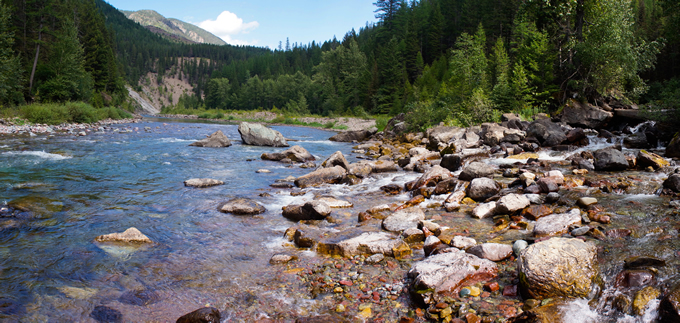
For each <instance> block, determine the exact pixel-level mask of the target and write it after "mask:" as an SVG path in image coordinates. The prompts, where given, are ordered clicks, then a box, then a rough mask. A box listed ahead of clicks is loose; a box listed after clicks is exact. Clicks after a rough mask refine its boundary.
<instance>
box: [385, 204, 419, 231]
mask: <svg viewBox="0 0 680 323" xmlns="http://www.w3.org/2000/svg"><path fill="white" fill-rule="evenodd" d="M422 220H425V213H424V212H423V210H421V209H420V208H419V207H410V208H406V209H402V210H399V211H396V212H394V213H392V215H390V216H388V217H386V218H385V219H384V220H383V222H382V227H383V229H385V230H387V231H392V232H401V231H404V230H406V229H408V228H418V223H419V222H420V221H422Z"/></svg>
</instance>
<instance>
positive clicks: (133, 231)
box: [95, 227, 152, 243]
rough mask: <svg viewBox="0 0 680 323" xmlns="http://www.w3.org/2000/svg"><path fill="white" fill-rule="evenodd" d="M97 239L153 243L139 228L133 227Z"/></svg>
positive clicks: (102, 240) (100, 240) (101, 240)
mask: <svg viewBox="0 0 680 323" xmlns="http://www.w3.org/2000/svg"><path fill="white" fill-rule="evenodd" d="M95 241H99V242H124V243H151V242H152V241H151V239H149V237H147V236H145V235H144V234H143V233H142V232H140V231H139V230H137V228H135V227H132V228H129V229H127V230H125V231H123V232H119V233H118V232H117V233H110V234H105V235H101V236H98V237H97V238H95Z"/></svg>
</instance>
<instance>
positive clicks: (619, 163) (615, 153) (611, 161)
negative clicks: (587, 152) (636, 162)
mask: <svg viewBox="0 0 680 323" xmlns="http://www.w3.org/2000/svg"><path fill="white" fill-rule="evenodd" d="M593 157H594V159H595V163H594V164H595V170H601V171H620V170H626V169H628V161H627V160H626V156H625V155H624V154H623V153H622V152H621V151H619V150H616V149H614V148H605V149H600V150H597V151H595V152H593Z"/></svg>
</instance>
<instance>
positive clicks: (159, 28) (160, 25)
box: [120, 9, 227, 45]
mask: <svg viewBox="0 0 680 323" xmlns="http://www.w3.org/2000/svg"><path fill="white" fill-rule="evenodd" d="M120 12H122V13H123V14H124V15H125V16H126V17H127V18H128V19H130V20H132V21H135V22H137V23H138V24H140V25H142V26H144V27H146V28H147V29H149V30H150V31H152V32H154V33H156V34H160V35H162V36H163V37H166V38H170V39H172V40H176V41H179V42H184V43H199V44H213V45H226V44H227V43H226V42H224V41H223V40H222V39H220V38H219V37H217V36H215V35H213V34H211V33H210V32H208V31H206V30H204V29H202V28H200V27H198V26H196V25H193V24H190V23H188V22H184V21H181V20H179V19H174V18H165V17H164V16H163V15H161V14H159V13H158V12H156V11H155V10H150V9H145V10H138V11H128V10H120Z"/></svg>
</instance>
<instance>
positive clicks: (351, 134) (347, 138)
mask: <svg viewBox="0 0 680 323" xmlns="http://www.w3.org/2000/svg"><path fill="white" fill-rule="evenodd" d="M373 134H375V131H370V130H355V131H345V132H340V133H338V134H336V135H335V136H333V137H330V138H329V139H328V140H330V141H337V142H354V141H364V140H366V139H368V138H369V137H371V136H372V135H373Z"/></svg>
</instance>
